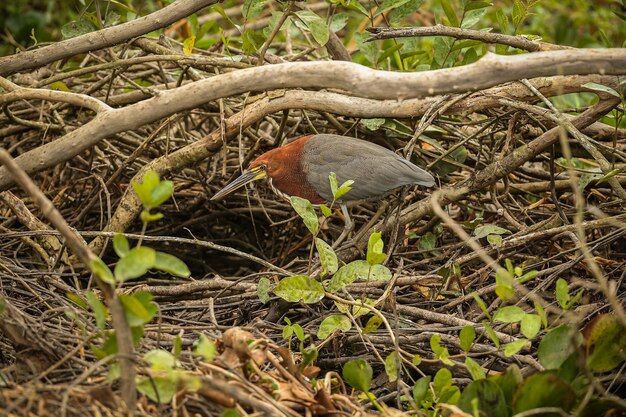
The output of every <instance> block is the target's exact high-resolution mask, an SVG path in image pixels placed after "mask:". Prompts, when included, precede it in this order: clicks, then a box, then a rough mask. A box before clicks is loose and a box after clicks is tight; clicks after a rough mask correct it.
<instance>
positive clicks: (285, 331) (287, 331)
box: [283, 324, 293, 339]
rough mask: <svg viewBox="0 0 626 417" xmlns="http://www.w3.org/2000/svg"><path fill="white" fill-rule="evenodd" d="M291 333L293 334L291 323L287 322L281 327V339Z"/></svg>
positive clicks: (287, 337) (286, 337) (289, 335)
mask: <svg viewBox="0 0 626 417" xmlns="http://www.w3.org/2000/svg"><path fill="white" fill-rule="evenodd" d="M292 334H293V326H292V325H290V324H288V325H287V326H285V327H283V339H289V338H290V337H291V335H292Z"/></svg>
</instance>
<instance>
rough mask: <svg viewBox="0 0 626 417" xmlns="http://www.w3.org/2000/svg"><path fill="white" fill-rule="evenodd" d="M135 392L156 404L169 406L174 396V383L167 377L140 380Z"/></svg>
mask: <svg viewBox="0 0 626 417" xmlns="http://www.w3.org/2000/svg"><path fill="white" fill-rule="evenodd" d="M137 391H139V392H140V393H142V394H143V395H145V396H146V397H148V398H150V400H152V401H154V402H156V403H161V404H169V403H170V402H171V401H172V398H174V394H176V383H175V381H172V380H171V378H169V377H161V376H155V377H151V378H141V379H140V380H139V381H138V382H137Z"/></svg>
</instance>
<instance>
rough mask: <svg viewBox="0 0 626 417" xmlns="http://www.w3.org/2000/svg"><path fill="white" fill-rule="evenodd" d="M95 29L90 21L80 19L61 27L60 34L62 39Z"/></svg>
mask: <svg viewBox="0 0 626 417" xmlns="http://www.w3.org/2000/svg"><path fill="white" fill-rule="evenodd" d="M95 30H96V27H95V26H94V25H93V24H91V22H89V21H87V20H84V19H80V20H74V21H72V22H70V23H67V24H65V25H63V27H61V34H62V35H63V39H70V38H75V37H76V36H80V35H84V34H86V33H90V32H93V31H95Z"/></svg>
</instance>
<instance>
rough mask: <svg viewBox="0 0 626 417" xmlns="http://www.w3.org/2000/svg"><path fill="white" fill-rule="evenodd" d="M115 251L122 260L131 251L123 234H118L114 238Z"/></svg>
mask: <svg viewBox="0 0 626 417" xmlns="http://www.w3.org/2000/svg"><path fill="white" fill-rule="evenodd" d="M113 249H114V250H115V253H116V254H117V256H119V257H120V258H123V257H124V256H126V255H127V254H128V252H129V251H130V245H129V244H128V239H126V236H124V235H123V234H122V233H116V234H115V236H114V237H113Z"/></svg>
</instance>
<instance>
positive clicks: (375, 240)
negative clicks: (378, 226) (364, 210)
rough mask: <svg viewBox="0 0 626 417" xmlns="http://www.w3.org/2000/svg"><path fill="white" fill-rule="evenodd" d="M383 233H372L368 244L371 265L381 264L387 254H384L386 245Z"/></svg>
mask: <svg viewBox="0 0 626 417" xmlns="http://www.w3.org/2000/svg"><path fill="white" fill-rule="evenodd" d="M381 236H382V233H381V232H375V233H372V234H371V236H370V238H369V241H368V242H367V258H366V259H367V263H368V264H370V265H377V264H380V263H381V262H383V261H384V260H385V258H386V257H387V254H386V253H384V252H383V248H384V243H383V239H382V237H381Z"/></svg>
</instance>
